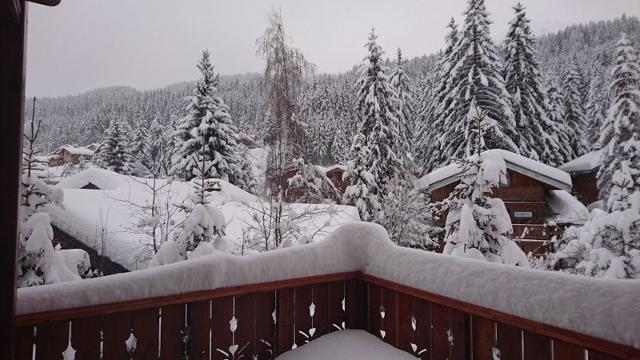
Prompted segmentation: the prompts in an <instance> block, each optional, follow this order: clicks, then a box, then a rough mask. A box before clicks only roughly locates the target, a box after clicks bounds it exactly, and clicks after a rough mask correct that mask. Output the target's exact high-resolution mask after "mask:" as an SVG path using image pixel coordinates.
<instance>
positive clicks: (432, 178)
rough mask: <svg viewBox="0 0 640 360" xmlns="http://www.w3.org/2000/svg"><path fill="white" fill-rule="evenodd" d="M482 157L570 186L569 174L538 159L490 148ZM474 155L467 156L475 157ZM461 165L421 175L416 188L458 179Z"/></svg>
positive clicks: (543, 179) (561, 185) (532, 175)
mask: <svg viewBox="0 0 640 360" xmlns="http://www.w3.org/2000/svg"><path fill="white" fill-rule="evenodd" d="M480 156H481V157H482V158H491V157H495V158H500V159H503V160H504V162H505V163H506V165H507V169H510V170H512V171H515V172H519V173H523V172H524V175H527V176H530V177H534V178H536V179H537V180H539V181H542V182H544V183H548V184H550V185H553V186H557V187H559V188H561V189H565V190H567V189H570V188H571V185H572V183H571V176H569V174H567V173H566V172H564V171H563V170H559V169H556V168H554V167H552V166H549V165H545V164H543V163H541V162H539V161H535V160H531V159H529V158H526V157H524V156H522V155H518V154H516V153H512V152H510V151H507V150H501V149H492V150H487V151H484V152H482V153H481V154H480ZM475 157H476V155H474V156H472V157H470V158H469V160H471V159H475ZM462 170H463V167H462V165H461V164H460V163H455V162H454V163H451V164H449V165H447V166H445V167H441V168H439V169H436V170H434V171H432V172H430V173H429V174H427V175H425V176H423V177H421V178H420V179H418V180H417V181H416V186H417V187H418V188H428V189H429V191H433V190H435V189H437V188H439V187H443V186H446V185H448V184H451V183H452V182H455V181H457V180H459V179H460V176H461V175H462Z"/></svg>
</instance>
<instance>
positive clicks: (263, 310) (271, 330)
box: [255, 291, 276, 360]
mask: <svg viewBox="0 0 640 360" xmlns="http://www.w3.org/2000/svg"><path fill="white" fill-rule="evenodd" d="M275 306H276V301H275V291H269V292H263V293H258V294H256V295H255V314H256V317H255V323H256V325H255V353H256V355H257V357H258V359H257V360H269V359H272V358H273V357H274V350H275V346H276V327H275V325H276V324H275V321H274V316H275V315H274V313H275Z"/></svg>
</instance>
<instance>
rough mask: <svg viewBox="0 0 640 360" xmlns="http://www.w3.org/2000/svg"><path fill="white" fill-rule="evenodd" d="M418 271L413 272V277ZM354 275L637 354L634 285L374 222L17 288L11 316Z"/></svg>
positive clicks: (639, 311)
mask: <svg viewBox="0 0 640 360" xmlns="http://www.w3.org/2000/svg"><path fill="white" fill-rule="evenodd" d="M415 269H420V271H415ZM348 271H362V272H365V273H366V274H369V275H372V276H377V277H380V278H384V279H386V280H389V281H393V282H396V283H399V284H403V285H406V286H410V287H413V288H417V289H421V290H424V291H428V292H431V293H434V294H439V295H442V296H445V297H449V298H452V299H456V300H460V301H464V302H467V303H471V304H475V305H478V306H482V307H485V308H488V309H494V310H496V311H500V312H504V313H507V314H512V315H515V316H520V317H524V318H527V319H530V320H533V321H538V322H542V323H545V324H548V325H552V326H557V327H560V328H564V329H568V330H572V331H575V332H578V333H583V334H587V335H591V336H594V337H598V338H602V339H606V340H610V341H613V342H617V343H621V344H625V345H630V346H635V347H637V348H640V331H638V330H639V328H638V324H640V303H638V301H637V299H638V294H640V281H639V280H608V279H607V280H605V279H596V278H588V277H581V276H575V275H568V274H563V273H559V272H546V271H533V270H530V269H525V268H521V267H516V266H510V265H502V264H495V263H490V262H484V261H476V260H471V259H465V258H461V257H454V256H446V255H442V254H437V253H431V252H425V251H421V250H416V249H409V248H401V247H398V246H396V245H394V244H393V243H392V242H391V241H390V240H389V237H388V235H387V233H386V231H385V230H384V228H382V227H381V226H379V225H375V224H368V223H351V224H346V225H343V226H340V227H339V228H338V229H336V230H335V231H334V232H333V233H332V234H331V235H330V236H329V237H327V238H326V239H325V240H323V241H318V242H314V243H312V244H309V245H305V246H296V247H291V248H286V249H281V250H274V251H269V252H264V253H259V254H256V255H251V256H233V255H227V254H221V253H218V252H216V253H215V254H212V255H207V256H203V257H201V258H198V259H195V260H189V261H182V262H178V263H175V264H170V265H166V266H160V267H155V268H150V269H145V270H141V271H134V272H130V273H125V274H117V275H112V276H105V277H101V278H94V279H88V280H83V281H74V282H68V283H61V284H52V285H44V286H36V287H31V288H22V289H18V299H17V310H16V313H17V314H28V313H36V312H42V311H49V310H55V309H65V308H75V307H81V306H90V305H97V304H107V303H116V302H121V301H127V300H133V299H144V298H151V297H159V296H166V295H175V294H184V293H189V292H195V291H202V290H212V289H217V288H223V287H232V286H240V285H245V284H257V283H263V282H268V281H277V280H283V279H293V278H300V277H306V276H313V275H321V274H330V273H339V272H348Z"/></svg>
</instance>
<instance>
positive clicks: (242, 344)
mask: <svg viewBox="0 0 640 360" xmlns="http://www.w3.org/2000/svg"><path fill="white" fill-rule="evenodd" d="M235 301H236V303H235V314H234V316H235V317H236V320H237V322H238V329H237V330H236V332H235V343H236V344H237V345H238V350H237V351H238V354H240V355H242V356H243V357H242V358H243V359H244V358H246V359H251V358H252V356H253V354H255V351H256V348H255V337H254V334H255V329H254V328H255V318H256V308H255V305H256V304H255V296H254V294H247V295H241V296H236V300H235ZM240 355H236V358H238V356H240Z"/></svg>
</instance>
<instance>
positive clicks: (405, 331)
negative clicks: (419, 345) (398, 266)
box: [396, 293, 422, 354]
mask: <svg viewBox="0 0 640 360" xmlns="http://www.w3.org/2000/svg"><path fill="white" fill-rule="evenodd" d="M414 299H415V298H414V297H413V296H411V295H407V294H402V293H399V294H397V298H396V300H397V307H398V314H397V322H398V328H397V329H396V330H397V333H398V349H401V350H404V351H406V352H409V353H412V354H413V349H412V348H411V344H412V343H415V336H414V335H415V334H414V331H413V327H412V326H411V318H412V317H414V313H415V309H414V306H413V300H414ZM420 320H422V319H419V318H416V324H417V321H420Z"/></svg>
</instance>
